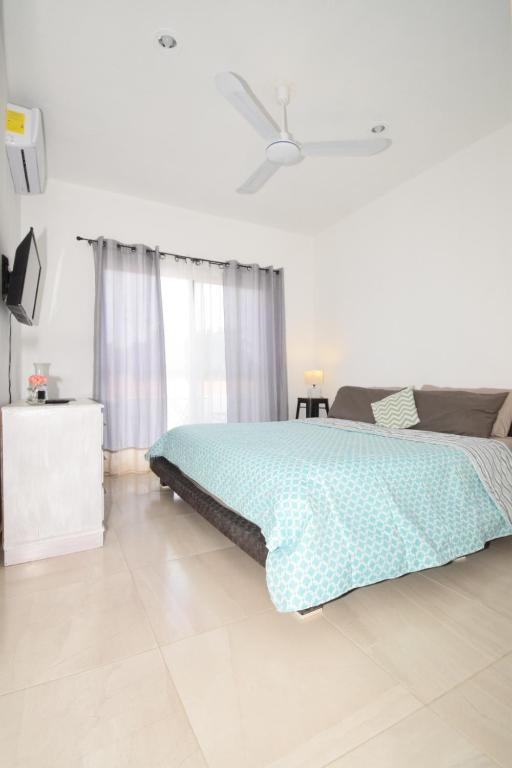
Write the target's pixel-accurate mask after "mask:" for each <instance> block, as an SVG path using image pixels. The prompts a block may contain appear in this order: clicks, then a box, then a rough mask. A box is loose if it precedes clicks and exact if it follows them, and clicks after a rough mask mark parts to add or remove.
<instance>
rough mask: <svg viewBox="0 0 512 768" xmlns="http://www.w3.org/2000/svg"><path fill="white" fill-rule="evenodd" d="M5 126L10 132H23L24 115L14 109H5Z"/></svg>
mask: <svg viewBox="0 0 512 768" xmlns="http://www.w3.org/2000/svg"><path fill="white" fill-rule="evenodd" d="M5 128H6V130H7V131H11V133H25V115H24V113H23V112H17V111H16V110H14V109H6V110H5Z"/></svg>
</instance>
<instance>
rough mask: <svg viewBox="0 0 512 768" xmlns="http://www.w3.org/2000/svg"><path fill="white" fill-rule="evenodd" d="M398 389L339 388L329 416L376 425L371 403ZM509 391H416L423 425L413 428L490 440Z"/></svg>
mask: <svg viewBox="0 0 512 768" xmlns="http://www.w3.org/2000/svg"><path fill="white" fill-rule="evenodd" d="M398 391H399V390H398V389H378V388H376V387H350V386H347V387H340V389H339V390H338V392H337V394H336V397H335V399H334V402H333V404H332V408H331V410H330V411H329V416H330V417H331V418H333V419H349V420H350V421H363V422H366V423H367V424H375V419H374V416H373V411H372V407H371V404H372V403H374V402H375V401H376V400H382V399H383V398H384V397H387V396H388V395H389V394H391V393H392V392H398ZM506 397H507V393H506V392H499V393H497V394H488V395H487V394H486V395H484V394H480V393H477V392H467V391H464V390H459V389H451V390H432V391H429V390H422V389H420V390H414V400H415V402H416V408H417V411H418V416H419V418H420V423H419V424H417V425H416V426H415V427H411V429H422V430H427V431H429V432H446V433H449V434H452V435H468V436H470V437H490V435H491V431H492V427H493V424H494V422H495V421H496V416H497V413H498V411H499V410H500V408H501V406H502V405H503V403H504V401H505V398H506Z"/></svg>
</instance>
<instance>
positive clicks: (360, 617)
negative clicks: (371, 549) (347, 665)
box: [324, 574, 512, 702]
mask: <svg viewBox="0 0 512 768" xmlns="http://www.w3.org/2000/svg"><path fill="white" fill-rule="evenodd" d="M324 615H325V617H326V618H327V619H328V620H329V621H332V623H333V624H334V625H335V626H337V627H338V628H339V629H340V630H341V631H342V632H343V633H344V634H345V635H346V636H347V637H348V638H349V639H351V640H353V641H354V642H355V643H356V644H357V645H358V646H359V647H361V648H362V649H363V650H364V651H365V652H366V653H368V654H369V655H370V656H371V657H372V658H373V659H375V661H377V662H378V663H379V664H381V665H382V666H383V667H384V668H385V669H386V670H388V672H389V673H390V674H393V675H394V676H395V677H397V678H398V679H399V680H400V681H401V682H402V683H403V684H404V685H406V686H407V687H408V688H409V690H411V691H412V692H413V693H414V694H415V695H417V696H418V697H419V698H420V699H421V700H422V701H425V702H428V701H430V700H432V699H434V698H436V697H437V696H440V695H441V694H442V693H445V692H446V691H448V690H450V689H451V688H453V687H454V686H455V685H457V684H458V683H460V682H461V681H463V680H465V679H466V678H468V677H469V676H471V675H473V674H474V673H475V672H477V671H478V670H480V669H482V668H484V667H486V666H487V665H488V664H490V663H491V662H492V661H494V660H496V659H497V658H499V657H500V656H503V655H504V654H505V653H506V652H507V651H508V650H512V622H511V621H509V620H508V619H507V618H505V617H504V616H502V615H500V614H498V613H496V612H495V611H492V610H491V609H489V608H487V607H486V606H484V605H483V604H482V603H480V602H479V601H477V600H474V599H470V598H469V597H466V596H464V595H462V594H460V593H458V592H456V591H455V590H452V589H448V588H446V587H444V586H441V585H440V584H437V583H436V582H434V581H430V580H429V579H426V578H424V576H422V575H421V574H410V575H409V576H405V577H404V578H402V579H396V580H394V581H388V582H382V583H380V584H374V585H372V586H370V587H364V588H363V589H358V590H355V591H354V592H351V593H350V594H348V595H345V596H344V597H343V598H341V599H339V600H337V601H335V602H333V603H330V604H329V605H327V606H325V607H324Z"/></svg>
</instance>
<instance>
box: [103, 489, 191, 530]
mask: <svg viewBox="0 0 512 768" xmlns="http://www.w3.org/2000/svg"><path fill="white" fill-rule="evenodd" d="M109 498H110V504H109V505H108V508H106V511H105V520H106V524H107V525H108V527H109V528H111V529H114V530H115V529H119V528H122V527H123V526H126V525H138V524H140V523H148V522H151V520H154V519H155V518H157V517H171V516H173V515H180V514H185V513H190V512H193V511H194V510H193V509H192V507H191V506H189V505H188V504H187V503H186V502H185V501H183V499H180V498H179V497H178V496H175V495H174V494H172V493H171V491H169V490H168V489H166V490H163V491H152V492H151V493H147V494H144V495H143V494H140V495H134V496H129V495H123V496H117V497H109Z"/></svg>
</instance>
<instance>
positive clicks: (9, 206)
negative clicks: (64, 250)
mask: <svg viewBox="0 0 512 768" xmlns="http://www.w3.org/2000/svg"><path fill="white" fill-rule="evenodd" d="M7 101H8V94H7V82H6V76H5V48H4V36H3V15H2V2H1V0H0V116H1V125H2V136H3V124H4V114H5V105H6V103H7ZM2 143H3V139H2ZM19 239H20V198H19V197H18V196H16V195H15V194H14V191H13V186H12V181H11V175H10V172H9V167H8V165H7V156H6V154H5V149H4V147H1V148H0V254H2V253H3V254H5V255H6V256H7V257H8V259H9V266H10V267H11V268H12V263H13V259H14V251H15V249H16V245H17V244H18V241H19ZM8 350H9V312H8V310H7V308H6V306H5V304H4V303H3V301H0V405H3V404H4V403H6V402H7V400H8V371H7V368H8V355H9V351H8ZM18 355H19V348H18V328H17V322H16V321H15V320H13V375H14V376H15V375H16V369H17V362H18ZM14 385H15V388H16V391H14V388H13V395H14V396H16V395H17V387H16V385H17V381H14Z"/></svg>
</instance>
